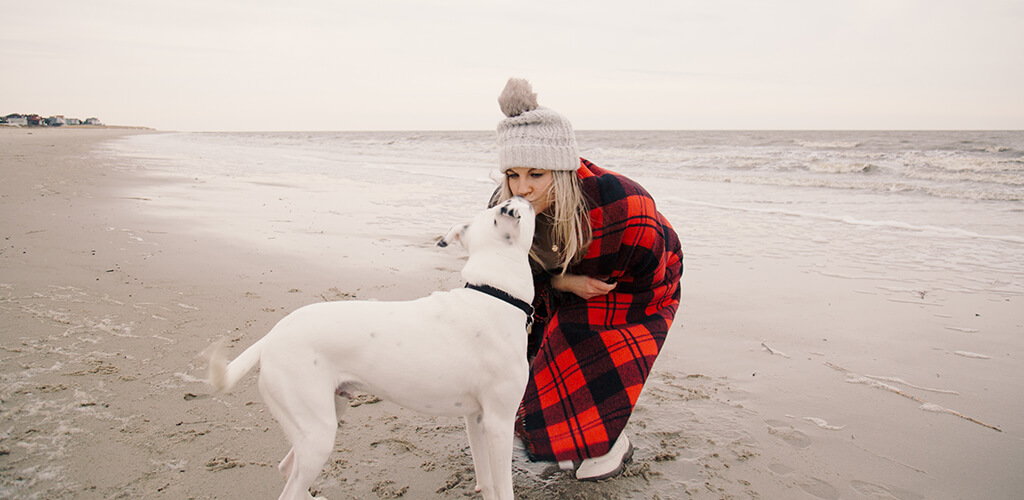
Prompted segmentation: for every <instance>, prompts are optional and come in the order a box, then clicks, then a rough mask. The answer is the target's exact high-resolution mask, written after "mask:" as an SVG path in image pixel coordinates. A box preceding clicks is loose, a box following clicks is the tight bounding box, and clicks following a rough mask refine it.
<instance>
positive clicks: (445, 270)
mask: <svg viewBox="0 0 1024 500" xmlns="http://www.w3.org/2000/svg"><path fill="white" fill-rule="evenodd" d="M129 133H143V132H139V131H127V130H111V129H87V130H59V129H58V130H47V129H34V130H26V129H0V213H2V214H3V215H2V219H0V221H2V222H0V237H2V238H3V242H2V243H3V246H2V248H0V317H2V323H0V497H3V498H117V497H132V498H275V497H276V496H277V494H278V493H279V491H280V488H281V487H282V486H283V481H282V479H281V478H280V476H279V475H278V473H277V470H276V465H277V462H278V460H279V459H280V458H281V457H283V456H284V453H285V452H286V450H287V445H286V443H285V442H284V441H283V436H282V434H281V432H280V430H279V428H278V427H277V424H276V423H275V422H274V421H273V419H272V418H271V417H270V415H269V413H268V412H267V411H266V408H265V406H264V405H263V403H262V402H260V399H259V396H258V393H257V391H256V377H253V376H249V377H248V378H247V379H246V380H244V381H243V382H242V384H241V385H240V387H239V388H238V389H236V391H235V392H234V393H232V394H229V395H225V396H211V395H210V392H209V389H208V387H207V386H206V385H205V384H204V383H203V382H202V378H203V376H204V370H205V366H204V362H203V360H202V359H201V357H200V356H199V353H200V352H201V351H202V350H203V349H205V348H206V347H207V346H208V345H209V344H210V343H211V342H213V341H215V340H217V339H228V340H229V342H230V344H231V349H232V355H235V354H237V353H238V352H240V351H241V349H242V348H244V347H246V346H248V345H249V344H251V343H252V342H254V341H255V340H256V339H258V338H259V337H260V336H262V335H263V334H264V333H265V332H266V331H267V330H268V329H269V328H270V327H271V326H272V325H273V324H274V323H275V322H276V321H277V320H279V319H280V318H281V317H283V316H284V315H285V314H286V313H287V312H289V311H291V310H293V309H294V308H296V307H298V306H301V305H303V304H306V303H310V302H315V301H322V300H351V299H376V300H394V299H410V298H415V297H418V296H421V295H424V294H426V293H428V292H429V291H431V290H435V289H444V288H451V287H455V286H460V285H461V281H460V279H459V276H458V269H459V267H460V264H461V262H462V261H461V260H460V256H459V255H457V253H456V252H441V251H439V250H436V249H434V248H433V246H432V241H431V240H430V238H428V237H427V236H426V234H427V233H426V232H425V233H424V235H423V236H419V235H416V236H415V237H411V238H407V239H404V240H403V239H388V238H381V237H379V236H368V235H369V234H372V233H373V231H372V230H367V228H361V227H353V228H351V231H352V232H351V234H348V235H343V236H339V237H343V238H344V239H345V246H346V255H347V258H345V259H337V260H333V261H322V260H321V261H311V260H310V259H306V260H301V259H296V258H293V257H291V256H289V255H288V254H287V253H285V252H283V251H282V252H278V253H271V252H269V251H267V250H265V249H261V248H251V247H246V246H244V245H239V244H237V243H235V242H233V241H231V240H228V239H222V238H217V237H216V236H211V235H209V234H206V233H200V232H196V231H193V230H192V228H191V227H190V224H189V223H188V221H183V220H177V219H173V218H154V217H152V216H148V215H146V213H145V211H144V210H142V208H143V207H144V206H145V204H146V203H147V202H149V201H150V200H149V199H148V198H147V193H148V191H147V186H149V185H151V183H152V182H153V179H152V178H151V177H147V176H142V175H138V172H136V171H135V167H134V166H133V165H131V164H127V163H124V161H123V160H112V159H110V158H109V157H106V156H104V155H101V154H97V153H96V151H95V150H96V147H97V145H99V144H101V143H102V141H104V140H108V139H112V138H116V137H118V136H120V135H123V134H129ZM167 182H170V181H167ZM175 182H180V181H175ZM468 215H469V214H467V216H468ZM210 216H211V217H215V216H216V214H210ZM447 222H449V221H446V224H447ZM450 222H455V221H450ZM354 224H355V223H354ZM687 225H688V224H687V223H679V222H676V226H677V228H678V229H680V232H681V233H683V234H682V237H683V241H684V244H685V242H686V241H687V240H688V239H690V238H692V237H693V236H692V235H690V234H687V232H686V231H684V229H683V228H685V227H686V226H687ZM751 243H752V244H754V245H756V244H757V242H751ZM698 247H699V246H698ZM798 259H799V257H794V258H792V259H787V258H773V257H767V256H764V257H756V256H753V255H746V256H741V257H737V256H716V255H715V254H714V252H713V243H712V242H707V241H705V242H704V246H703V247H699V248H698V249H697V251H695V252H691V253H689V254H688V255H687V269H686V273H685V275H684V278H683V288H684V297H683V305H682V307H681V310H680V312H679V316H678V318H677V322H676V324H675V325H674V327H673V329H672V333H671V335H670V339H669V341H668V343H667V344H666V348H665V351H664V354H663V355H662V357H661V358H660V359H659V361H658V364H657V365H656V366H655V370H654V373H653V374H652V378H651V381H650V383H649V384H648V386H647V388H646V390H645V392H644V395H643V397H642V398H641V402H640V404H639V408H638V410H637V412H636V413H635V414H634V417H633V419H632V421H631V423H630V426H629V427H628V429H627V432H628V435H629V436H630V438H631V440H632V441H633V442H634V444H635V445H636V447H637V452H636V454H635V457H634V461H633V463H632V464H630V467H629V469H628V470H627V472H626V474H625V475H624V476H623V477H620V478H616V479H614V480H610V481H606V482H602V483H597V484H589V483H587V484H581V483H577V482H576V481H574V480H573V479H571V477H569V476H567V475H566V474H565V473H562V472H559V471H558V470H557V469H555V468H554V467H552V466H551V465H549V464H536V463H529V462H526V461H525V459H524V458H523V457H522V456H521V455H517V457H516V461H515V471H514V474H515V486H516V492H517V496H519V497H521V498H609V499H612V498H686V497H696V498H824V499H833V498H900V499H918V498H1018V497H1019V495H1020V491H1024V479H1022V478H1024V475H1022V471H1024V442H1022V435H1024V417H1022V415H1024V407H1022V406H1024V405H1022V396H1021V394H1022V393H1024V391H1022V390H1021V389H1022V383H1021V380H1024V368H1022V366H1021V365H1022V364H1021V362H1020V357H1021V355H1022V352H1021V344H1022V341H1021V336H1022V333H1024V331H1022V330H1024V326H1022V323H1024V319H1022V317H1024V315H1022V314H1021V313H1020V311H1021V310H1024V308H1022V307H1021V303H1020V302H1021V298H1020V297H1019V296H1016V295H1012V294H1011V295H1002V296H993V295H991V294H984V293H968V292H965V291H957V290H917V289H915V288H914V286H913V285H912V284H909V285H906V286H893V287H891V288H888V289H879V288H878V287H877V286H875V284H874V282H875V281H874V280H869V279H868V278H863V279H862V278H858V277H856V276H843V277H835V276H829V275H827V274H826V273H813V272H807V268H808V266H807V263H806V262H800V261H798ZM906 279H907V280H910V281H912V280H913V277H912V276H910V277H906ZM353 406H357V407H356V408H352V409H351V410H350V411H349V412H348V413H347V414H346V416H345V419H344V423H343V425H342V426H341V427H340V428H339V433H338V438H337V442H336V448H335V450H336V451H335V453H334V454H333V455H332V457H331V460H330V461H329V463H328V464H327V465H326V467H325V472H324V474H323V475H322V476H321V478H320V479H319V480H318V481H317V483H316V485H315V490H317V491H318V492H320V493H321V494H323V495H325V496H327V497H329V498H334V499H340V498H393V497H403V498H462V497H466V496H472V490H473V485H474V481H473V473H472V465H471V459H470V457H469V454H468V445H467V442H466V438H465V434H464V430H463V428H462V422H461V421H460V420H459V419H454V418H438V417H429V416H424V415H419V414H416V413H413V412H410V411H406V410H403V409H401V408H399V407H397V406H395V405H393V404H391V403H388V402H380V401H378V400H376V399H375V398H373V397H370V396H363V397H361V398H360V399H358V400H356V401H354V402H353ZM951 411H955V412H957V413H958V414H959V415H958V414H954V413H950V412H951Z"/></svg>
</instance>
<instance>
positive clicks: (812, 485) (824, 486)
mask: <svg viewBox="0 0 1024 500" xmlns="http://www.w3.org/2000/svg"><path fill="white" fill-rule="evenodd" d="M797 486H799V487H800V489H801V490H804V491H806V492H807V493H809V494H811V495H813V496H815V497H818V498H824V499H826V500H835V499H838V498H839V490H837V489H836V487H835V486H832V485H831V484H828V483H826V482H825V481H822V480H821V479H818V478H816V477H809V478H807V479H805V480H803V481H800V482H799V483H797Z"/></svg>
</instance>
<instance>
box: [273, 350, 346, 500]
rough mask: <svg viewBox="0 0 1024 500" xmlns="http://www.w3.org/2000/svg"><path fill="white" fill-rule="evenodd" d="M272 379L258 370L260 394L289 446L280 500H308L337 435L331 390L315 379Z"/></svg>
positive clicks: (278, 377)
mask: <svg viewBox="0 0 1024 500" xmlns="http://www.w3.org/2000/svg"><path fill="white" fill-rule="evenodd" d="M275 375H279V374H275V373H274V370H273V369H267V370H262V369H261V372H260V393H261V394H262V395H263V399H264V401H265V402H266V403H267V406H268V407H269V408H270V412H271V413H272V414H273V415H274V418H276V419H277V421H278V423H280V424H281V428H282V429H283V430H284V432H285V434H286V435H287V436H288V440H289V441H290V442H291V444H292V448H291V450H290V451H289V452H288V454H287V455H285V457H284V459H283V460H282V461H281V465H280V466H279V469H280V470H281V472H282V473H286V475H287V477H286V479H287V482H286V483H285V486H284V491H282V492H281V496H280V500H310V499H312V498H313V496H312V495H310V494H309V487H310V485H312V484H313V481H315V480H316V478H317V476H319V475H320V471H321V469H322V468H323V465H324V463H325V462H327V459H328V457H330V454H331V451H332V450H333V448H334V436H335V434H337V431H338V419H337V413H336V410H335V408H334V401H333V390H334V388H333V387H330V386H328V385H324V384H320V383H318V381H317V379H316V378H315V377H310V378H307V379H304V380H295V379H294V378H293V379H290V380H288V379H286V378H285V377H280V376H275Z"/></svg>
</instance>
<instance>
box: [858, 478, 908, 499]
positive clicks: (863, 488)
mask: <svg viewBox="0 0 1024 500" xmlns="http://www.w3.org/2000/svg"><path fill="white" fill-rule="evenodd" d="M850 487H851V488H853V489H854V491H856V492H857V493H860V494H861V495H864V496H868V497H871V498H891V499H894V500H895V499H897V498H898V499H900V500H923V499H924V495H919V494H917V493H914V492H911V491H906V490H901V489H899V488H893V487H885V486H882V485H880V484H874V483H869V482H867V481H857V480H854V481H850Z"/></svg>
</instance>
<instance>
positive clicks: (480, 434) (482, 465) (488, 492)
mask: <svg viewBox="0 0 1024 500" xmlns="http://www.w3.org/2000/svg"><path fill="white" fill-rule="evenodd" d="M466 434H467V435H468V436H469V450H470V452H471V453H472V454H473V471H474V472H476V491H477V493H482V494H483V496H484V498H485V499H490V498H495V497H494V495H495V493H494V479H493V477H494V474H493V473H492V472H491V460H490V458H489V457H490V453H489V452H488V449H487V435H486V433H485V432H484V425H483V413H481V412H478V413H476V414H474V415H466Z"/></svg>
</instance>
